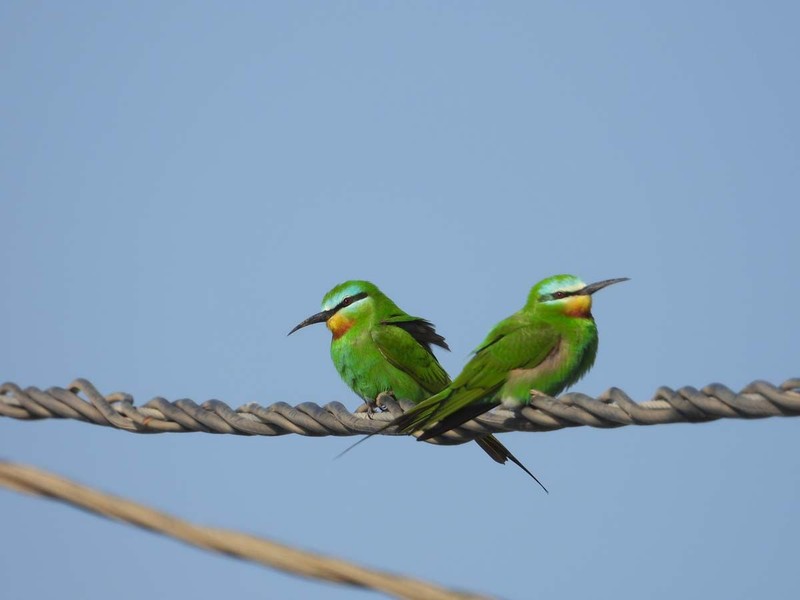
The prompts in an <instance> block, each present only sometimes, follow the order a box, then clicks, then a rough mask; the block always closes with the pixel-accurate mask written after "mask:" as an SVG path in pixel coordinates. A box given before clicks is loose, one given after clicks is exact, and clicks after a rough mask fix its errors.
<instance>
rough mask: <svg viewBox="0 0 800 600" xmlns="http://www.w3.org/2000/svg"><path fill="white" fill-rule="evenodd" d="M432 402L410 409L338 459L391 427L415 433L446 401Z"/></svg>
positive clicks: (342, 453)
mask: <svg viewBox="0 0 800 600" xmlns="http://www.w3.org/2000/svg"><path fill="white" fill-rule="evenodd" d="M430 400H431V399H430V398H429V399H428V400H425V401H424V402H421V403H419V404H417V405H416V406H414V407H412V408H410V409H409V410H407V411H406V412H404V413H403V414H402V415H400V416H399V417H397V418H396V419H392V420H391V421H389V422H388V423H387V424H386V425H384V426H383V427H381V428H380V429H378V431H374V432H372V433H368V434H367V435H366V436H364V437H363V438H361V439H360V440H358V441H357V442H355V443H354V444H351V445H350V446H348V447H347V448H345V449H344V450H343V451H342V452H340V453H339V454H337V455H336V458H339V457H341V456H344V455H345V454H347V453H348V452H350V450H352V449H353V448H355V447H356V446H358V445H359V444H361V443H363V442H366V441H367V440H368V439H369V438H371V437H372V436H373V435H378V434H379V433H383V432H384V431H386V430H387V429H389V428H390V427H397V429H398V431H402V432H403V433H414V432H415V431H416V430H417V429H419V427H420V425H422V424H423V423H425V422H426V420H427V419H428V418H429V417H430V415H432V414H433V413H434V412H436V409H437V408H439V405H440V404H441V403H442V402H443V401H444V399H437V400H436V401H434V402H430Z"/></svg>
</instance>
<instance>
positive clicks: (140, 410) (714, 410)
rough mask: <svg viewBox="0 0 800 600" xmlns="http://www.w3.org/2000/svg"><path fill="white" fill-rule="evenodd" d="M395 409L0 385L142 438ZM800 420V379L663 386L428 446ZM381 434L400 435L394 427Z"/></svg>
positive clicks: (512, 417) (567, 406)
mask: <svg viewBox="0 0 800 600" xmlns="http://www.w3.org/2000/svg"><path fill="white" fill-rule="evenodd" d="M384 400H385V405H386V408H387V410H386V411H385V412H383V413H377V414H374V415H372V416H370V415H368V414H366V413H365V412H359V411H356V412H355V413H352V412H350V411H349V410H348V409H347V408H346V407H345V406H344V405H343V404H341V403H339V402H331V403H329V404H325V405H324V406H318V405H317V404H314V403H312V402H304V403H302V404H298V405H297V406H290V405H289V404H286V403H285V402H276V403H275V404H271V405H269V406H261V405H258V404H255V403H249V404H245V405H243V406H240V407H239V408H237V409H236V410H234V409H232V408H231V407H230V406H228V405H227V404H225V403H224V402H220V401H219V400H208V401H206V402H204V403H203V404H202V405H198V404H196V403H195V402H193V401H192V400H189V399H183V400H176V401H174V402H169V401H167V400H165V399H164V398H161V397H156V398H153V399H152V400H150V401H148V402H147V403H145V404H144V405H142V406H138V407H137V406H134V403H133V397H132V396H130V395H129V394H125V393H122V392H115V393H112V394H108V395H107V396H103V395H102V394H101V393H100V392H98V391H97V388H95V387H94V386H93V385H92V384H91V383H90V382H89V381H87V380H86V379H76V380H75V381H73V382H72V383H71V384H70V386H69V387H68V388H66V389H65V388H60V387H51V388H48V389H47V390H45V391H42V390H40V389H38V388H36V387H27V388H25V389H24V390H23V389H22V388H20V387H19V386H18V385H16V384H14V383H4V384H2V385H1V386H0V416H6V417H11V418H13V419H23V420H34V419H49V418H56V419H59V418H60V419H75V420H79V421H85V422H88V423H94V424H96V425H105V426H107V427H115V428H117V429H124V430H126V431H130V432H134V433H164V432H188V431H202V432H206V433H229V434H234V435H286V434H289V433H297V434H300V435H307V436H328V435H335V436H348V435H361V434H368V433H376V432H378V430H379V429H380V428H381V427H383V426H384V425H385V424H386V423H387V422H388V421H390V420H391V419H393V418H394V417H395V416H397V415H398V414H400V413H401V412H402V410H404V409H406V408H408V407H409V406H411V405H412V404H411V403H410V402H407V401H399V402H398V401H394V400H392V399H391V398H388V397H387V398H385V399H384ZM797 415H800V378H792V379H787V380H786V381H784V382H783V383H782V384H781V385H780V386H774V385H772V384H770V383H767V382H765V381H754V382H753V383H750V384H749V385H747V386H745V387H744V388H743V389H742V390H741V391H740V392H738V393H736V392H733V391H732V390H731V389H730V388H727V387H725V386H724V385H721V384H718V383H714V384H711V385H707V386H705V387H704V388H702V389H700V390H698V389H696V388H693V387H689V386H686V387H682V388H680V389H679V390H673V389H671V388H668V387H660V388H658V390H657V391H656V393H655V395H654V396H653V398H652V399H651V400H648V401H645V402H641V403H636V402H634V401H633V400H632V399H631V398H630V397H629V396H628V395H627V394H626V393H625V392H623V391H622V390H620V389H619V388H610V389H609V390H607V391H606V392H604V393H603V394H601V395H600V396H598V397H597V398H592V397H590V396H587V395H585V394H580V393H569V394H563V395H562V396H560V397H559V398H557V399H556V398H551V397H549V396H545V395H542V394H540V393H538V392H534V393H533V394H532V397H531V402H530V405H529V406H525V407H523V408H520V409H516V410H510V409H506V408H498V409H496V410H494V411H492V412H489V413H486V414H485V415H482V416H480V417H478V418H476V419H474V420H472V421H469V422H468V423H465V424H464V425H463V426H461V427H459V428H458V429H454V430H452V431H449V432H447V433H446V434H444V435H442V436H439V437H437V438H434V439H432V440H427V441H430V442H432V443H435V444H463V443H465V442H468V441H471V440H473V439H475V438H476V437H479V436H481V435H485V434H487V433H502V432H507V431H553V430H556V429H562V428H564V427H578V426H582V425H584V426H588V427H600V428H613V427H623V426H625V425H657V424H664V423H705V422H708V421H716V420H717V419H762V418H766V417H789V416H797ZM381 433H383V434H386V435H398V433H397V432H396V431H395V430H394V429H393V428H390V429H387V430H385V431H382V432H381Z"/></svg>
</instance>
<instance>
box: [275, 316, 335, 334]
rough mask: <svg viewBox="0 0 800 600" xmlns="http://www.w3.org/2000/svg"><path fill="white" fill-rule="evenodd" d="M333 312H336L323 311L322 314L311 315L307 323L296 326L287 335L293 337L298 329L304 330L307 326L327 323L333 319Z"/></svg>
mask: <svg viewBox="0 0 800 600" xmlns="http://www.w3.org/2000/svg"><path fill="white" fill-rule="evenodd" d="M333 312H334V311H332V310H323V311H322V312H318V313H317V314H315V315H311V316H310V317H308V318H307V319H306V320H305V321H303V322H301V323H298V324H297V325H296V326H295V328H294V329H292V330H291V331H290V332H289V333H287V334H286V335H287V336H289V335H292V334H293V333H294V332H295V331H297V330H298V329H302V328H303V327H306V326H307V325H313V324H314V323H324V322H325V321H327V320H328V319H330V318H331V316H332V315H333Z"/></svg>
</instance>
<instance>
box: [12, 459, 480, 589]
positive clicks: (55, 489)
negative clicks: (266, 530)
mask: <svg viewBox="0 0 800 600" xmlns="http://www.w3.org/2000/svg"><path fill="white" fill-rule="evenodd" d="M0 486H5V487H8V488H11V489H13V490H15V491H18V492H24V493H28V494H33V495H38V496H46V497H48V498H53V499H55V500H60V501H61V502H66V503H67V504H72V505H73V506H77V507H78V508H83V509H85V510H88V511H90V512H93V513H95V514H98V515H100V516H103V517H106V518H108V519H115V520H119V521H123V522H126V523H129V524H131V525H136V526H138V527H141V528H143V529H148V530H150V531H154V532H156V533H160V534H162V535H166V536H169V537H173V538H176V539H179V540H182V541H184V542H186V543H187V544H190V545H193V546H198V547H200V548H205V549H206V550H210V551H212V552H219V553H221V554H225V555H227V556H233V557H236V558H238V559H241V560H249V561H253V562H256V563H260V564H262V565H264V566H267V567H272V568H274V569H277V570H280V571H284V572H287V573H291V574H293V575H299V576H301V577H308V578H311V579H318V580H322V581H328V582H333V583H339V584H344V585H351V586H355V587H360V588H367V589H372V590H376V591H379V592H383V593H384V594H388V595H390V596H395V597H397V598H405V599H407V600H480V599H481V598H483V599H484V600H486V599H487V597H486V596H477V595H474V594H470V593H467V592H459V591H455V590H448V589H445V588H443V587H440V586H438V585H434V584H431V583H428V582H425V581H420V580H417V579H411V578H408V577H403V576H401V575H396V574H394V573H389V572H386V571H379V570H374V569H368V568H366V567H362V566H360V565H357V564H354V563H350V562H347V561H344V560H341V559H337V558H333V557H328V556H323V555H321V554H317V553H314V552H308V551H306V550H298V549H296V548H292V547H291V546H287V545H286V544H279V543H277V542H272V541H270V540H267V539H264V538H259V537H256V536H254V535H248V534H246V533H239V532H237V531H230V530H226V529H219V528H216V527H203V526H200V525H195V524H193V523H190V522H188V521H184V520H182V519H178V518H176V517H174V516H172V515H169V514H167V513H163V512H160V511H157V510H153V509H152V508H149V507H147V506H144V505H143V504H139V503H137V502H131V501H130V500H126V499H124V498H120V497H119V496H112V495H110V494H105V493H103V492H99V491H97V490H93V489H92V488H89V487H86V486H84V485H79V484H77V483H75V482H73V481H70V480H68V479H64V478H63V477H58V476H57V475H53V474H51V473H48V472H46V471H42V470H40V469H35V468H33V467H29V466H26V465H17V464H14V463H10V462H6V461H3V460H0Z"/></svg>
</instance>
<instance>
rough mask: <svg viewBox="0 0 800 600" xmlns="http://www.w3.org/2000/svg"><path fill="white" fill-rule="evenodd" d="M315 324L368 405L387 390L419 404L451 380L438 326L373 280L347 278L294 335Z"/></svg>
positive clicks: (491, 445) (495, 443) (504, 456)
mask: <svg viewBox="0 0 800 600" xmlns="http://www.w3.org/2000/svg"><path fill="white" fill-rule="evenodd" d="M313 323H325V324H326V325H327V327H328V329H330V331H331V333H332V334H333V337H332V339H331V358H332V359H333V364H334V365H335V366H336V370H337V371H338V372H339V375H341V377H342V379H343V380H344V382H345V383H346V384H347V385H348V386H350V389H352V390H353V391H354V392H355V393H356V394H358V395H359V396H360V397H361V398H362V399H363V400H364V402H366V403H367V406H368V407H369V406H371V405H373V404H374V402H375V400H376V398H377V397H378V396H379V395H380V394H381V393H384V392H386V393H391V394H393V395H394V396H395V397H396V398H400V399H405V400H411V401H412V402H420V401H422V400H424V399H425V398H428V397H430V396H431V395H433V394H436V393H437V392H440V391H442V390H443V389H445V388H446V387H447V385H448V384H449V383H450V377H449V376H448V375H447V372H446V371H445V370H444V369H443V368H442V366H441V365H440V364H439V361H438V360H437V359H436V357H435V356H434V354H433V351H432V350H431V344H435V345H437V346H439V347H441V348H444V349H445V350H449V349H450V348H449V347H448V346H447V343H446V342H445V340H444V338H443V337H442V336H441V335H439V334H438V333H436V330H435V329H434V326H433V324H432V323H430V322H429V321H426V320H425V319H422V318H419V317H412V316H411V315H409V314H407V313H405V312H404V311H402V310H401V309H400V308H399V307H398V306H397V305H396V304H395V303H394V302H392V300H391V299H390V298H389V297H388V296H386V295H385V294H384V293H383V292H381V291H380V290H379V289H378V287H377V286H375V285H374V284H372V283H370V282H369V281H345V282H344V283H341V284H339V285H337V286H336V287H334V288H333V289H332V290H331V291H329V292H328V293H327V294H325V297H324V298H323V299H322V311H321V312H318V313H317V314H315V315H312V316H310V317H308V318H307V319H306V320H304V321H303V322H301V323H299V324H298V325H297V326H296V327H295V328H294V329H292V330H291V331H290V332H289V335H291V334H293V333H294V332H295V331H297V330H298V329H301V328H303V327H306V326H307V325H311V324H313ZM476 442H477V443H478V445H479V446H480V447H481V448H482V449H483V450H484V451H485V452H486V453H487V454H488V455H489V456H491V457H492V459H494V460H495V461H497V462H499V463H501V464H503V463H505V462H506V460H509V459H510V460H511V461H512V462H513V463H515V464H516V465H518V466H519V467H520V468H522V469H523V470H524V471H525V472H526V473H528V475H530V476H531V477H533V478H534V479H535V480H536V481H537V482H539V480H538V479H536V477H535V476H534V475H533V473H531V472H530V471H529V470H528V469H526V468H525V466H524V465H523V464H522V463H521V462H520V461H519V460H518V459H517V458H516V457H515V456H514V455H513V454H511V452H510V451H509V450H508V449H507V448H506V447H505V446H503V444H501V443H500V441H499V440H498V439H497V438H496V437H494V436H492V435H488V436H485V437H482V438H478V439H477V440H476ZM539 485H541V483H539ZM542 487H544V486H542Z"/></svg>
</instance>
